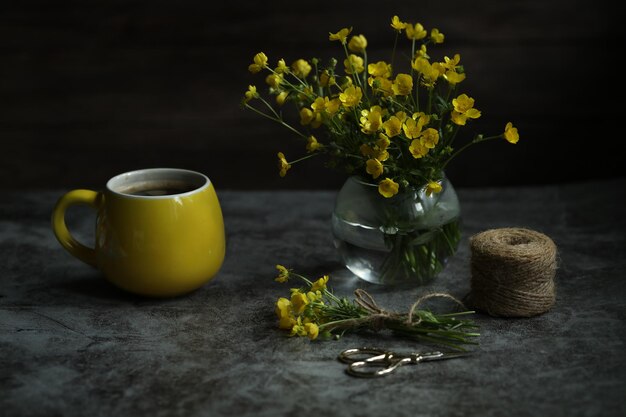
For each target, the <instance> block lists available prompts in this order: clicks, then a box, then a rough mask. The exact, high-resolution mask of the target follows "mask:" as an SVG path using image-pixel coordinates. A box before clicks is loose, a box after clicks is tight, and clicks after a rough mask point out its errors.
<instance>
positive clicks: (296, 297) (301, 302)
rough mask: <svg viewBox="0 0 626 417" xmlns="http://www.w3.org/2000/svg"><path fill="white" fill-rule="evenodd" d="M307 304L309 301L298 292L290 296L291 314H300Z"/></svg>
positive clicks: (304, 295)
mask: <svg viewBox="0 0 626 417" xmlns="http://www.w3.org/2000/svg"><path fill="white" fill-rule="evenodd" d="M307 304H309V299H308V297H307V296H306V294H303V293H301V292H299V291H296V292H294V293H293V294H291V306H292V308H293V312H294V313H295V314H296V315H298V314H302V312H303V311H304V308H305V307H306V306H307Z"/></svg>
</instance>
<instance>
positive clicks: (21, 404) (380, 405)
mask: <svg viewBox="0 0 626 417" xmlns="http://www.w3.org/2000/svg"><path fill="white" fill-rule="evenodd" d="M625 189H626V181H625V180H615V181H609V182H604V183H600V182H597V183H585V184H577V185H566V186H559V187H556V186H548V187H537V188H519V189H480V190H470V189H467V190H461V191H460V193H459V194H460V199H461V204H462V209H463V217H464V235H463V240H462V242H461V247H460V250H459V252H458V254H457V256H455V257H454V258H453V259H452V261H451V263H450V264H449V267H448V269H446V270H445V271H444V272H443V273H442V274H441V275H440V276H439V278H438V280H437V281H436V282H435V284H433V285H432V286H430V287H428V288H424V289H415V290H390V289H385V288H379V287H374V286H372V285H368V284H366V283H364V282H361V281H358V280H356V279H355V278H353V277H351V276H350V274H348V273H346V272H345V270H343V269H342V268H341V265H340V264H339V262H338V258H337V255H336V254H335V252H334V249H333V245H332V239H331V236H330V222H329V215H330V212H331V209H332V205H333V199H334V194H333V193H330V192H279V191H276V192H226V191H223V192H220V191H219V189H218V195H219V197H220V200H221V203H222V209H223V212H224V217H225V222H226V230H227V239H228V243H227V257H226V261H225V263H224V266H223V267H222V270H221V271H220V273H219V275H218V276H217V277H216V278H215V279H214V280H213V281H211V282H210V283H208V284H207V285H205V286H204V287H203V288H201V289H200V290H198V291H196V292H194V293H192V294H189V295H187V296H184V297H180V298H177V299H170V300H161V301H159V300H150V299H142V298H137V297H134V296H130V295H127V294H125V293H123V292H121V291H118V290H117V289H115V288H113V287H112V286H111V285H109V284H108V283H107V282H106V281H104V280H103V279H102V277H101V276H100V274H99V273H98V272H97V271H96V270H94V269H92V268H90V267H88V266H86V265H83V264H81V263H80V262H79V261H77V260H75V259H73V258H72V257H71V256H70V255H69V254H67V253H66V252H65V251H64V250H63V249H62V248H61V247H60V246H59V245H58V244H57V242H56V240H55V239H54V237H53V235H52V233H51V231H50V229H49V214H50V211H51V209H52V206H53V204H54V202H55V200H56V199H57V198H58V197H59V196H60V194H61V191H56V192H54V191H45V192H38V193H35V192H30V193H6V192H5V193H3V195H2V197H1V198H2V199H1V200H0V280H1V281H0V415H2V416H5V415H6V416H19V415H24V416H30V415H32V416H57V415H58V416H61V415H62V416H138V415H149V416H160V415H184V416H204V415H207V416H208V415H254V416H276V415H294V416H301V415H314V414H315V415H346V416H347V415H371V416H386V415H390V416H392V415H407V416H408V415H411V416H415V415H423V416H578V415H580V416H595V415H598V416H600V415H601V416H618V415H622V416H623V415H625V414H626V405H625V399H624V398H625V397H624V394H626V355H625V354H624V349H625V345H624V342H625V334H626V326H625V324H626V308H625V307H626V298H625V295H626V280H625V279H624V271H625V270H626V252H625V248H626V242H625V240H626V238H625V231H626V227H625V226H626V221H625V219H626V217H625V212H624V203H625V202H626V198H625V197H626V195H625ZM70 215H71V217H72V218H73V219H74V220H72V221H71V223H72V226H73V228H74V229H76V230H78V231H80V232H82V233H77V234H79V235H81V236H82V238H83V239H85V240H88V239H89V231H90V230H91V229H92V228H93V221H94V220H93V216H92V215H91V213H89V211H80V210H78V209H77V210H76V211H74V212H70ZM508 226H523V227H527V228H532V229H536V230H539V231H542V232H544V233H546V234H548V235H549V236H550V237H552V238H553V239H554V241H555V242H556V243H557V245H558V247H559V250H560V268H559V270H558V274H557V285H558V296H557V304H556V306H555V307H554V308H553V309H552V310H551V311H550V312H549V313H547V314H545V315H543V316H539V317H536V318H532V319H496V318H491V317H489V316H485V315H481V314H478V315H476V320H477V321H478V322H479V324H480V326H481V337H480V346H479V347H478V349H477V350H476V354H475V355H473V356H471V357H469V358H465V359H459V360H454V361H444V362H439V363H429V364H424V365H420V366H418V367H411V368H406V369H402V370H401V371H400V372H397V373H396V374H394V375H392V376H389V377H386V378H381V379H377V380H362V379H354V378H351V377H349V376H347V375H346V374H344V372H343V371H344V366H343V365H342V364H340V363H339V362H337V361H336V359H335V358H336V356H337V354H338V352H339V351H341V350H343V349H345V348H348V347H356V346H359V345H363V344H367V345H372V344H376V345H379V346H382V347H387V348H393V349H411V348H419V345H416V344H415V343H414V342H410V341H406V340H400V339H395V338H392V337H390V336H389V335H388V334H386V333H382V334H380V337H372V336H367V335H349V336H346V337H344V338H342V339H341V340H339V341H315V342H310V341H309V340H308V339H306V338H288V337H285V335H284V334H283V333H281V332H280V331H279V330H277V329H276V321H275V318H274V312H273V310H274V307H273V303H274V301H275V300H276V298H277V297H279V296H282V295H284V294H285V291H286V287H285V286H283V285H281V284H278V283H275V282H273V277H274V276H275V270H274V265H275V264H276V263H282V264H285V265H288V266H289V267H292V268H295V269H297V270H298V271H300V272H302V273H305V274H310V275H318V274H322V273H328V272H330V273H331V274H332V276H333V277H332V278H331V280H332V281H334V285H333V287H334V289H335V292H336V293H338V294H340V295H350V294H351V292H352V291H353V290H354V289H355V288H357V287H362V288H365V289H367V290H368V291H370V292H372V293H373V294H374V296H375V297H376V299H377V300H378V301H379V303H380V304H381V305H384V306H385V307H387V308H389V309H395V310H405V309H407V307H408V306H409V305H410V303H411V301H412V300H413V299H415V297H417V296H418V295H419V294H422V293H423V292H424V291H427V290H444V291H448V292H450V293H452V294H454V295H456V296H459V297H462V296H463V295H465V293H466V292H467V291H468V289H469V249H468V243H467V239H468V237H469V236H471V235H472V234H473V233H476V232H478V231H481V230H484V229H488V228H494V227H508Z"/></svg>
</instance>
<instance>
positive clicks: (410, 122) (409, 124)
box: [402, 112, 430, 139]
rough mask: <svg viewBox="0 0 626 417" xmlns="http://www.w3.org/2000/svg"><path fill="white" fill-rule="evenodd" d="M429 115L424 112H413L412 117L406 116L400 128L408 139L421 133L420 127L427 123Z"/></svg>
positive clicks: (415, 137)
mask: <svg viewBox="0 0 626 417" xmlns="http://www.w3.org/2000/svg"><path fill="white" fill-rule="evenodd" d="M429 121H430V116H428V115H426V114H424V113H421V112H420V113H415V114H413V117H412V118H407V119H406V120H405V121H404V125H403V126H402V130H403V131H404V134H405V135H406V137H407V138H409V139H417V138H418V137H420V135H421V134H422V128H423V127H424V126H425V125H427V124H428V122H429Z"/></svg>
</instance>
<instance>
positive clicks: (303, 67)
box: [291, 59, 311, 78]
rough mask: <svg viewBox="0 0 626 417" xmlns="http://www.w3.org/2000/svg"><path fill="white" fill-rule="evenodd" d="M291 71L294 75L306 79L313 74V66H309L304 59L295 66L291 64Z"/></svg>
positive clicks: (296, 62)
mask: <svg viewBox="0 0 626 417" xmlns="http://www.w3.org/2000/svg"><path fill="white" fill-rule="evenodd" d="M291 70H292V71H293V73H294V75H295V76H296V77H299V78H306V77H307V75H309V73H310V72H311V64H309V63H308V62H307V61H305V60H304V59H298V60H297V61H295V62H294V63H293V64H291Z"/></svg>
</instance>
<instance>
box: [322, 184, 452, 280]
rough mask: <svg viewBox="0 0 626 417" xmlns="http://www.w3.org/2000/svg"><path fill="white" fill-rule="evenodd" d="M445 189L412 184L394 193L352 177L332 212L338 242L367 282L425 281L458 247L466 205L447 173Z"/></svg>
mask: <svg viewBox="0 0 626 417" xmlns="http://www.w3.org/2000/svg"><path fill="white" fill-rule="evenodd" d="M440 184H441V186H442V190H441V192H439V193H432V194H431V195H427V194H426V189H425V186H422V187H406V188H405V189H404V190H403V191H401V192H399V193H398V194H396V195H395V196H393V197H391V198H385V197H383V196H382V195H380V194H379V192H378V186H377V185H376V184H371V183H368V182H366V181H365V180H363V179H361V178H360V177H356V176H353V177H349V178H348V179H347V180H346V182H345V183H344V185H343V187H342V188H341V190H340V191H339V193H338V194H337V198H336V201H335V209H334V211H333V216H332V231H333V235H334V242H335V247H336V248H337V250H338V251H339V254H340V255H341V257H342V258H343V262H344V263H345V265H346V267H347V268H348V269H350V271H352V272H353V273H354V274H355V275H357V276H358V277H360V278H361V279H364V280H365V281H368V282H372V283H375V284H384V285H413V286H419V285H425V284H428V283H430V282H432V280H433V279H434V278H435V277H436V276H437V274H439V273H440V272H441V271H442V270H443V269H444V267H445V266H446V263H447V261H448V259H449V258H450V257H451V256H452V255H453V254H454V253H455V252H456V249H457V247H458V244H459V240H460V237H461V232H460V206H459V200H458V198H457V195H456V192H455V191H454V187H452V184H451V183H450V181H448V179H447V178H446V177H445V176H443V179H442V180H441V181H440Z"/></svg>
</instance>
